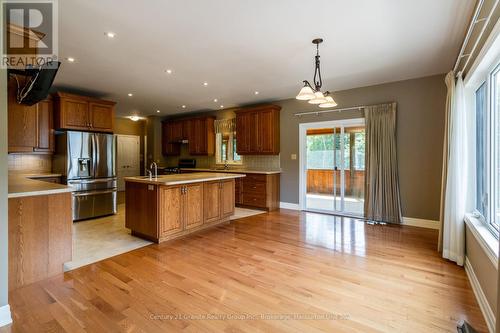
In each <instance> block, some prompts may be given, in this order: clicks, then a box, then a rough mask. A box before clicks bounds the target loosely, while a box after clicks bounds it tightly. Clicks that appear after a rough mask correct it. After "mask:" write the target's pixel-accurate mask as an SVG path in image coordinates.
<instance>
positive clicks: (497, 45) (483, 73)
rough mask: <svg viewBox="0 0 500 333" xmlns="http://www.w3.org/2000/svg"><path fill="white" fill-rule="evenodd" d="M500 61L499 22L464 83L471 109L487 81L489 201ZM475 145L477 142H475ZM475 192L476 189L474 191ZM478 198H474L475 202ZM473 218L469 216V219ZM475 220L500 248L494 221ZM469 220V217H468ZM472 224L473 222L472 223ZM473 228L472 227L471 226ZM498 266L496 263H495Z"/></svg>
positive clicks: (472, 215)
mask: <svg viewBox="0 0 500 333" xmlns="http://www.w3.org/2000/svg"><path fill="white" fill-rule="evenodd" d="M499 63H500V22H497V23H496V25H495V27H494V28H493V30H492V32H491V33H490V35H489V37H488V39H487V41H486V42H485V44H484V46H483V48H482V49H481V51H480V53H479V55H478V56H477V58H476V59H475V60H474V63H473V64H472V66H471V69H470V71H469V72H468V73H467V76H466V77H465V79H464V84H465V86H466V96H467V97H466V100H467V101H466V103H467V107H468V108H471V110H474V109H475V92H476V90H477V89H478V88H479V87H480V86H481V85H482V84H483V83H485V82H486V85H487V86H486V101H487V117H488V124H489V125H488V127H487V128H486V130H487V137H488V140H487V142H486V145H487V147H486V151H487V154H488V160H487V161H486V168H487V170H486V173H487V174H486V177H487V184H488V190H487V191H488V196H489V197H490V198H488V200H489V203H492V202H494V200H495V199H494V198H491V197H492V196H494V184H493V182H492V179H490V176H491V172H490V171H491V170H492V167H493V165H492V163H493V160H492V158H491V156H490V154H491V153H490V152H491V150H492V147H491V146H490V144H493V142H491V141H492V140H491V129H492V128H493V126H494V119H492V118H491V113H492V105H491V98H490V97H491V93H492V89H493V87H492V84H491V79H492V75H491V74H492V73H493V72H494V71H495V69H496V68H497V66H498V64H499ZM473 128H474V133H475V129H476V126H475V123H474V127H473ZM475 137H476V136H475V135H474V138H475ZM474 147H475V144H474ZM475 175H476V172H474V173H473V177H474V178H475ZM476 181H477V180H475V181H474V184H476ZM474 193H475V191H474ZM475 202H476V200H474V203H475ZM474 206H475V204H474ZM494 209H495V207H492V205H491V204H489V205H488V210H489V215H490V218H492V217H493V216H494V215H493V214H494ZM474 215H477V214H475V213H471V214H469V215H468V216H469V217H474ZM470 219H472V218H469V220H470ZM473 220H474V221H476V222H477V223H481V224H482V226H483V227H484V229H485V230H487V231H488V233H489V235H490V236H492V237H494V238H495V239H496V247H497V248H498V234H499V231H498V230H497V229H496V228H495V227H494V226H493V224H492V223H490V222H489V221H484V220H482V219H478V218H475V217H474V218H473ZM466 222H467V218H466ZM469 224H470V223H469ZM471 225H472V224H471ZM471 230H472V228H471ZM480 234H481V233H477V234H476V236H479V235H480ZM495 253H497V258H498V250H496V252H495ZM495 266H496V265H495Z"/></svg>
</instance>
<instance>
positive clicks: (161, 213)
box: [125, 177, 235, 243]
mask: <svg viewBox="0 0 500 333" xmlns="http://www.w3.org/2000/svg"><path fill="white" fill-rule="evenodd" d="M132 178H133V177H132ZM125 181H126V191H125V192H126V205H125V214H126V215H125V221H126V222H125V226H126V227H127V228H129V229H131V232H132V234H133V235H135V236H138V237H142V238H146V239H148V240H151V241H154V242H158V243H159V242H163V241H167V240H170V239H173V238H177V237H181V236H184V235H187V234H189V233H192V232H196V231H198V230H202V229H204V228H207V227H210V226H213V225H215V224H218V223H223V222H227V221H229V217H230V216H231V215H233V214H234V204H235V200H234V179H223V180H220V179H219V180H215V181H207V182H195V183H187V184H183V185H161V184H148V183H144V182H143V179H139V180H138V181H133V180H127V179H126V180H125Z"/></svg>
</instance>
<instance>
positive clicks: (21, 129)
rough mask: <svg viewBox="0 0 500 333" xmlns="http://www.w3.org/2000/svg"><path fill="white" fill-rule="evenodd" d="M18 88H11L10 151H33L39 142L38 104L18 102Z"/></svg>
mask: <svg viewBox="0 0 500 333" xmlns="http://www.w3.org/2000/svg"><path fill="white" fill-rule="evenodd" d="M16 89H17V88H16ZM16 89H9V100H8V126H9V131H8V132H9V134H8V136H9V153H22V152H33V149H34V148H35V147H36V144H37V143H36V141H37V140H36V139H37V138H36V137H37V110H36V109H37V106H36V105H32V106H27V105H22V104H17V102H16Z"/></svg>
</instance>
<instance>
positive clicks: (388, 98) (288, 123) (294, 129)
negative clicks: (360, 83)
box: [274, 74, 446, 220]
mask: <svg viewBox="0 0 500 333" xmlns="http://www.w3.org/2000/svg"><path fill="white" fill-rule="evenodd" d="M334 98H335V100H336V102H337V103H338V105H339V107H348V106H353V105H366V104H376V103H384V102H393V101H394V102H397V103H398V111H397V144H398V159H399V162H398V164H399V180H400V186H401V201H402V206H403V216H405V217H413V218H421V219H429V220H439V204H440V191H441V168H442V150H443V135H444V115H445V101H446V86H445V83H444V74H442V75H435V76H430V77H424V78H419V79H412V80H406V81H400V82H392V83H386V84H380V85H376V86H370V87H363V88H356V89H350V90H345V91H338V92H335V93H334ZM274 104H278V105H281V107H282V110H281V138H280V140H281V168H282V170H283V173H282V175H281V201H282V202H289V203H298V202H299V159H298V158H297V160H292V159H291V156H290V155H291V154H297V156H298V154H299V151H298V150H299V123H301V122H317V121H325V120H336V119H345V118H358V117H361V116H362V114H361V112H359V111H349V112H341V113H329V114H323V115H320V116H315V115H313V116H304V117H301V118H298V117H296V116H294V113H297V112H306V111H316V110H319V108H318V107H315V106H311V105H310V104H308V103H306V102H304V101H298V100H295V99H288V100H284V101H279V102H274Z"/></svg>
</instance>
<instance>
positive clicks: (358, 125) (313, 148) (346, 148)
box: [301, 120, 365, 216]
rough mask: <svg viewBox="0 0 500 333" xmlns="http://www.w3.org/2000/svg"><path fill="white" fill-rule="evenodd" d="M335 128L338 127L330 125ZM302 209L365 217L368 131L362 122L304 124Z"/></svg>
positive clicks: (302, 136)
mask: <svg viewBox="0 0 500 333" xmlns="http://www.w3.org/2000/svg"><path fill="white" fill-rule="evenodd" d="M329 125H334V126H329ZM301 131H302V132H303V133H302V134H301V140H304V141H305V142H302V144H301V146H302V147H304V149H303V151H302V152H301V153H302V154H304V155H305V156H304V157H303V158H301V163H302V164H303V165H302V172H303V175H302V177H301V179H302V186H303V190H302V191H301V192H302V193H303V198H302V200H301V202H302V208H303V209H305V210H310V211H321V212H330V213H334V214H341V215H354V216H362V215H363V206H364V179H365V172H364V162H365V156H364V152H365V150H364V148H365V140H364V139H365V135H364V134H365V130H364V125H363V122H362V120H358V121H353V120H349V121H344V122H325V123H324V124H323V123H314V124H302V126H301Z"/></svg>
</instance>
